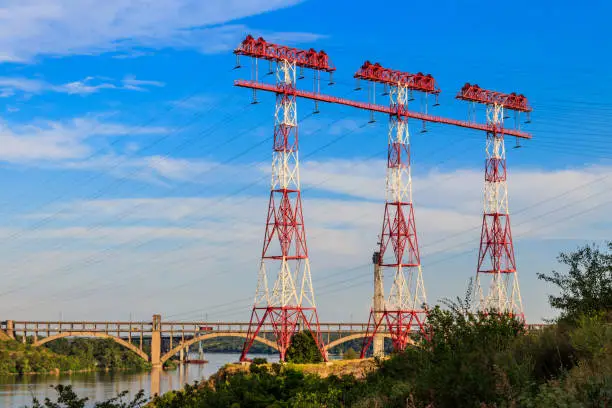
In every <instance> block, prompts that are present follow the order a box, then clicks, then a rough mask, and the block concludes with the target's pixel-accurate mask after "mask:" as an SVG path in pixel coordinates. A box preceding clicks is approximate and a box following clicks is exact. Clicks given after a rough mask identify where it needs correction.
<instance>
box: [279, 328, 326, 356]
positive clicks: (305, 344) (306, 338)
mask: <svg viewBox="0 0 612 408" xmlns="http://www.w3.org/2000/svg"><path fill="white" fill-rule="evenodd" d="M286 359H287V362H289V363H296V364H309V363H320V362H322V361H323V357H321V352H320V351H319V348H318V347H317V343H316V342H315V340H314V338H313V336H312V333H311V332H310V331H308V330H304V331H301V332H299V333H296V334H295V335H294V336H293V338H292V339H291V345H290V346H289V349H288V350H287V356H286Z"/></svg>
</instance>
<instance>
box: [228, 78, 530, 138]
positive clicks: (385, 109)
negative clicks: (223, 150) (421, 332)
mask: <svg viewBox="0 0 612 408" xmlns="http://www.w3.org/2000/svg"><path fill="white" fill-rule="evenodd" d="M234 85H235V86H238V87H241V88H250V89H257V90H260V91H268V92H274V93H276V92H278V91H279V90H280V88H279V87H278V85H272V84H267V83H263V82H258V81H249V80H244V79H238V80H236V81H234ZM291 92H292V93H293V94H294V95H295V96H297V97H298V98H304V99H311V100H313V101H319V102H327V103H335V104H338V105H345V106H351V107H353V108H357V109H363V110H368V111H373V112H378V113H385V114H387V115H389V114H393V113H396V114H398V115H399V116H401V117H405V118H412V119H418V120H422V121H424V122H431V123H441V124H444V125H452V126H458V127H462V128H466V129H474V130H480V131H483V132H491V131H493V129H494V127H493V125H492V124H488V123H487V124H483V123H475V122H471V121H466V120H458V119H449V118H445V117H442V116H436V115H429V114H426V113H420V112H415V111H411V110H408V109H405V108H402V107H400V106H395V107H391V106H385V105H377V104H373V103H367V102H359V101H354V100H352V99H346V98H339V97H336V96H331V95H326V94H322V93H319V92H311V91H303V90H300V89H293V90H291ZM504 134H505V135H508V136H514V137H518V138H520V139H531V138H532V136H531V134H530V133H528V132H525V131H522V130H516V129H504Z"/></svg>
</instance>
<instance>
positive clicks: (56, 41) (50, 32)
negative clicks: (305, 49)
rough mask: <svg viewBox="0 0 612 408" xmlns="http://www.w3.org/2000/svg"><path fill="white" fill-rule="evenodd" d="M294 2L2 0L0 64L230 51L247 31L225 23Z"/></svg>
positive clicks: (301, 37)
mask: <svg viewBox="0 0 612 408" xmlns="http://www.w3.org/2000/svg"><path fill="white" fill-rule="evenodd" d="M300 2H301V0H207V1H200V0H156V1H153V2H134V1H131V0H107V1H105V2H102V3H100V2H99V1H97V0H52V1H51V0H7V1H5V2H3V5H2V8H0V61H5V62H19V61H21V62H25V61H30V60H31V59H33V58H35V57H37V56H41V55H57V56H65V55H75V54H100V53H104V52H116V53H118V55H129V54H130V53H131V52H136V53H140V52H143V49H160V48H166V47H175V48H190V49H196V50H199V51H201V52H204V53H214V52H220V51H224V50H226V49H228V48H231V47H234V46H235V45H236V43H237V40H238V39H239V38H240V37H241V36H242V35H243V34H244V33H245V32H247V31H251V30H249V29H248V28H247V27H246V26H245V25H242V24H227V23H230V22H232V21H235V20H239V19H243V18H246V17H249V16H253V15H257V14H262V13H266V12H270V11H274V10H278V9H281V8H286V7H291V6H294V5H296V4H298V3H300ZM92 10H95V13H93V12H92ZM255 31H257V30H255ZM270 34H271V35H272V37H274V34H273V33H270ZM282 35H283V37H284V38H287V39H289V40H290V41H296V42H302V41H312V40H313V39H316V38H318V36H317V35H315V34H310V33H282Z"/></svg>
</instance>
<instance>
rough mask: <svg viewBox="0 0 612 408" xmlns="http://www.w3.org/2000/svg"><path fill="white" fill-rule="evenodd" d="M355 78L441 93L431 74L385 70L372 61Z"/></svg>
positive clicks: (363, 66)
mask: <svg viewBox="0 0 612 408" xmlns="http://www.w3.org/2000/svg"><path fill="white" fill-rule="evenodd" d="M354 77H355V78H358V79H365V80H367V81H372V82H380V83H383V84H387V85H392V86H397V85H403V86H405V87H407V88H409V89H414V90H415V91H422V92H428V93H432V94H438V93H440V89H439V88H437V87H436V80H435V79H434V78H433V77H432V76H431V74H427V75H426V74H423V73H421V72H419V73H418V74H411V73H409V72H401V71H396V70H393V69H389V68H385V67H383V66H381V65H380V64H379V63H378V62H377V63H375V64H372V63H371V62H370V61H366V62H364V63H363V65H362V66H361V68H359V70H358V71H357V72H356V73H355V75H354Z"/></svg>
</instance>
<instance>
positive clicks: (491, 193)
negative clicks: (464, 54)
mask: <svg viewBox="0 0 612 408" xmlns="http://www.w3.org/2000/svg"><path fill="white" fill-rule="evenodd" d="M457 99H460V100H465V101H468V102H475V103H481V104H484V105H486V106H487V122H488V124H489V126H490V127H491V129H490V130H489V131H487V147H486V154H487V157H486V160H485V177H484V179H485V189H484V213H483V218H482V229H481V236H480V247H479V253H478V265H477V268H476V281H475V290H474V295H475V296H476V297H477V299H476V300H477V308H478V310H480V311H481V312H484V313H489V312H493V311H494V312H498V313H509V314H511V315H515V316H518V317H519V318H521V319H523V320H524V318H525V315H524V312H523V305H522V299H521V295H520V288H519V283H518V276H517V271H516V260H515V257H514V244H513V242H512V230H511V228H510V214H509V211H508V187H507V184H506V180H507V166H506V151H505V146H504V135H506V134H508V132H507V131H506V130H505V129H504V123H503V120H504V119H503V118H504V109H508V110H513V111H517V112H527V113H528V112H531V110H532V109H531V107H530V106H529V103H528V101H527V98H526V97H525V96H523V95H517V94H516V93H511V94H504V93H501V92H494V91H489V90H485V89H482V88H480V87H479V86H478V85H471V84H469V83H466V84H465V85H464V86H463V88H462V89H461V91H460V92H459V94H458V95H457ZM483 281H488V288H483Z"/></svg>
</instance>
